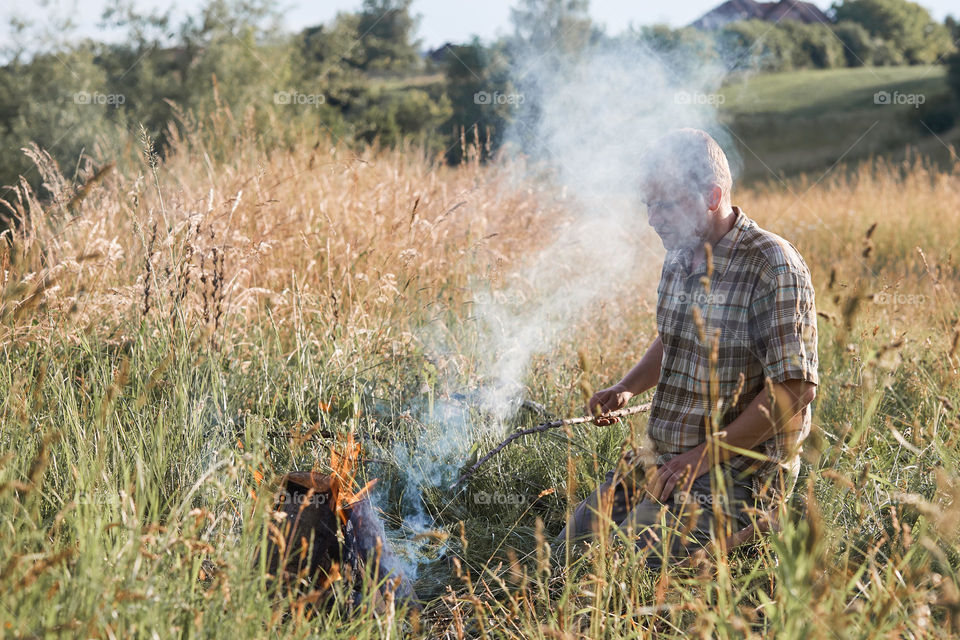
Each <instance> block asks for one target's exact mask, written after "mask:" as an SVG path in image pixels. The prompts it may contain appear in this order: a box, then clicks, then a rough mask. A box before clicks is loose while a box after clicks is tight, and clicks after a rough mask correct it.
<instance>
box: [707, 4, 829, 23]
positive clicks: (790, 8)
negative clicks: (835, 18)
mask: <svg viewBox="0 0 960 640" xmlns="http://www.w3.org/2000/svg"><path fill="white" fill-rule="evenodd" d="M737 20H766V21H767V22H780V21H783V20H797V21H799V22H803V23H806V24H811V23H815V22H822V23H824V24H829V23H830V22H831V20H830V18H829V17H827V14H825V13H824V12H823V11H821V10H820V9H818V8H817V7H816V5H814V4H811V3H809V2H801V1H799V0H780V1H779V2H755V1H754V0H727V1H726V2H724V3H723V4H721V5H719V6H718V7H716V8H714V9H713V10H711V11H708V12H707V13H705V14H703V15H702V16H701V17H700V18H698V19H697V20H695V21H693V22H691V23H690V26H691V27H696V28H698V29H719V28H721V27H723V26H724V25H726V24H728V23H730V22H736V21H737Z"/></svg>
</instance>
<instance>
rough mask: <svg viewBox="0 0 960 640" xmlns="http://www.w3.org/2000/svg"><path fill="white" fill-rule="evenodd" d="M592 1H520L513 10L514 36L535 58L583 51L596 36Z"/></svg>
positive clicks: (511, 15)
mask: <svg viewBox="0 0 960 640" xmlns="http://www.w3.org/2000/svg"><path fill="white" fill-rule="evenodd" d="M589 4H590V3H589V1H588V0H520V2H519V4H518V6H517V7H515V8H512V9H510V20H511V22H512V23H513V29H514V37H515V39H516V40H517V42H518V44H522V45H523V46H524V47H526V48H528V49H529V50H530V51H532V52H533V53H534V54H535V55H547V54H549V53H551V52H556V54H558V55H564V54H573V53H577V52H579V51H582V50H583V49H584V48H585V47H586V46H587V45H588V44H589V43H590V40H591V38H592V37H593V35H594V32H593V26H592V22H591V21H590V16H589V15H588V13H587V9H588V7H589Z"/></svg>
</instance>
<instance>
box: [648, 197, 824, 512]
mask: <svg viewBox="0 0 960 640" xmlns="http://www.w3.org/2000/svg"><path fill="white" fill-rule="evenodd" d="M733 210H734V213H735V214H736V216H737V218H736V223H735V224H734V226H733V228H732V229H731V230H730V231H729V232H728V233H727V234H726V235H725V236H724V237H723V238H721V239H720V241H719V242H718V243H717V245H716V246H715V247H713V251H712V254H713V256H712V260H708V261H707V262H706V263H704V264H702V265H700V266H699V267H698V268H697V269H695V270H694V271H692V272H691V271H690V266H691V262H692V255H693V252H692V250H687V251H672V252H669V253H667V256H666V258H665V259H664V265H663V272H662V274H661V278H660V285H659V287H658V288H657V329H658V331H659V333H660V340H661V342H662V343H663V363H662V366H661V370H660V381H659V383H658V384H657V388H656V392H655V393H654V396H653V406H652V408H651V412H650V421H649V425H648V433H649V436H650V439H651V440H652V441H653V444H654V445H655V446H656V450H657V453H658V454H659V456H658V459H657V464H663V463H664V462H666V461H667V460H668V459H670V458H671V457H673V456H674V455H677V454H679V453H682V452H684V451H687V450H689V449H692V448H693V447H696V446H697V445H699V444H701V443H703V442H705V441H706V434H707V431H706V429H707V422H708V421H707V419H708V414H709V410H708V406H709V405H710V404H711V403H710V396H711V392H713V393H714V395H713V397H714V398H715V399H717V400H719V401H720V403H721V404H720V408H719V410H718V411H716V412H715V413H714V416H715V417H716V418H717V419H716V424H715V428H716V429H717V430H721V429H724V428H726V427H727V425H729V424H730V423H731V422H733V420H734V419H735V418H736V417H737V416H738V415H740V413H742V412H743V411H744V409H746V408H747V406H748V405H749V404H750V403H751V402H752V401H753V399H754V398H755V397H756V396H757V394H758V393H765V391H764V385H765V379H766V378H770V379H771V380H772V381H773V382H784V381H786V380H791V379H801V380H808V381H810V382H812V383H814V384H819V377H818V374H817V313H816V308H815V306H814V292H813V286H812V284H811V280H810V271H809V270H808V269H807V265H806V263H804V261H803V258H802V257H801V256H800V254H799V253H798V252H797V250H796V248H795V247H794V246H793V245H792V244H790V243H789V242H787V241H786V240H784V239H783V238H781V237H780V236H778V235H776V234H774V233H771V232H769V231H765V230H763V229H761V228H760V227H758V226H757V224H756V223H755V222H754V221H753V220H751V219H750V218H748V217H747V216H746V215H745V214H744V213H743V211H741V210H740V209H739V208H738V207H733ZM711 266H712V270H711ZM698 314H699V318H700V319H701V320H702V323H698V320H697V316H698ZM698 324H699V326H698ZM701 327H702V330H703V331H702V332H701ZM717 337H719V341H717ZM714 348H716V349H717V352H716V364H715V366H714V369H715V378H714V380H715V384H716V386H715V387H713V388H711V386H710V385H711V371H710V369H711V367H710V357H711V352H712V351H713V349H714ZM740 374H743V377H744V381H743V387H742V390H741V392H740V394H739V397H736V402H735V404H734V402H733V401H734V399H735V395H736V390H737V388H738V386H739V383H740ZM809 432H810V407H809V406H807V407H805V408H804V409H803V416H802V428H801V431H800V433H799V437H798V434H796V433H793V434H778V435H775V436H774V437H772V438H770V439H769V440H767V441H766V442H763V443H761V444H760V445H758V446H757V447H756V449H755V450H756V451H757V452H758V453H762V454H764V455H766V456H767V457H768V458H769V460H767V461H758V460H757V459H754V458H750V457H747V456H744V455H735V456H734V457H732V458H731V459H730V460H729V461H728V462H727V463H726V464H728V465H730V466H731V467H732V468H734V469H736V470H738V471H742V472H744V473H745V474H750V473H752V474H753V487H754V493H755V495H757V496H758V497H759V496H764V495H765V496H766V497H767V498H773V497H775V496H776V495H778V494H779V487H780V482H779V480H782V481H783V482H784V487H786V488H787V491H789V490H791V489H792V488H793V485H794V484H795V482H796V479H797V473H798V472H799V466H800V456H799V444H800V443H801V442H802V441H803V439H804V438H806V436H807V434H808V433H809ZM781 470H782V471H783V473H784V475H783V476H782V477H780V478H779V480H778V471H781ZM765 486H767V487H769V489H768V490H767V492H766V493H765V492H764V488H765Z"/></svg>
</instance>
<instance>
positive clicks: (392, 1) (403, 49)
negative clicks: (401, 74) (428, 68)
mask: <svg viewBox="0 0 960 640" xmlns="http://www.w3.org/2000/svg"><path fill="white" fill-rule="evenodd" d="M412 1H413V0H364V2H363V10H362V11H361V12H360V14H359V22H358V24H357V31H358V32H359V33H360V39H361V44H362V47H363V52H364V60H363V64H362V68H363V69H364V70H365V71H409V70H411V69H413V68H415V67H416V66H417V65H418V64H419V62H420V55H419V53H418V48H419V46H420V43H419V41H417V40H414V35H415V33H416V30H417V20H416V18H414V17H413V16H412V15H410V3H411V2H412Z"/></svg>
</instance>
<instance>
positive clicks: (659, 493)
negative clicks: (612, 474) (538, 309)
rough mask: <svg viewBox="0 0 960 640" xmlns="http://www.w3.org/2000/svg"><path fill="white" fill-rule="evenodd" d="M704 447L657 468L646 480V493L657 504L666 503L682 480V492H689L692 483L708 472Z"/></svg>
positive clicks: (675, 457)
mask: <svg viewBox="0 0 960 640" xmlns="http://www.w3.org/2000/svg"><path fill="white" fill-rule="evenodd" d="M704 450H705V449H704V446H703V445H700V446H698V447H694V448H693V449H690V450H689V451H684V452H683V453H681V454H679V455H676V456H674V457H672V458H670V460H668V461H667V462H666V464H664V465H662V466H660V467H657V469H656V470H655V471H653V473H651V474H650V477H649V478H648V479H647V492H648V493H649V494H650V495H651V496H653V498H655V499H656V500H658V501H659V502H661V503H662V502H666V501H667V500H668V499H669V498H670V496H671V495H672V494H673V492H674V490H675V489H676V488H677V485H678V484H679V483H680V481H681V480H683V486H682V487H681V490H682V491H689V490H690V485H692V484H693V481H694V480H696V479H697V478H699V477H700V476H702V475H703V474H705V473H706V472H707V471H709V470H710V464H709V463H708V462H707V456H706V455H704Z"/></svg>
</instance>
